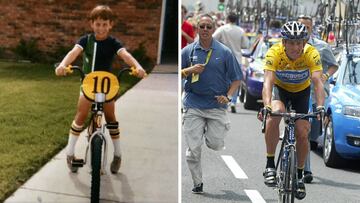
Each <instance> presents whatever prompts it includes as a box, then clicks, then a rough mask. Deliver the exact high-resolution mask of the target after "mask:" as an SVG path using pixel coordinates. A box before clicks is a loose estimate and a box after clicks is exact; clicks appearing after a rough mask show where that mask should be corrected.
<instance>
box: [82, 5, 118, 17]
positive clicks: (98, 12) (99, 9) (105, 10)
mask: <svg viewBox="0 0 360 203" xmlns="http://www.w3.org/2000/svg"><path fill="white" fill-rule="evenodd" d="M88 18H89V20H91V21H94V20H96V19H98V18H100V19H102V20H110V21H114V18H115V17H114V14H113V12H112V10H111V8H110V7H109V6H106V5H99V6H96V7H95V8H94V9H93V10H92V11H91V12H90V14H89V17H88Z"/></svg>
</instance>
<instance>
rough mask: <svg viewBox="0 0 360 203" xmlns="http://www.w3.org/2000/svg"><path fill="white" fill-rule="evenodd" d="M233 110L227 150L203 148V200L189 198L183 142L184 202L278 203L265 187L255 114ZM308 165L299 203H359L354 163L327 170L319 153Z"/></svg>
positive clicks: (358, 177)
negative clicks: (309, 169) (307, 181)
mask: <svg viewBox="0 0 360 203" xmlns="http://www.w3.org/2000/svg"><path fill="white" fill-rule="evenodd" d="M237 109H238V113H236V114H231V113H229V116H230V120H231V122H232V125H231V131H230V134H229V136H228V137H227V138H226V140H225V142H226V149H225V150H223V151H220V152H215V151H212V150H210V149H208V148H207V147H206V145H203V154H202V167H203V182H204V194H201V195H199V194H192V193H191V189H192V187H193V185H192V179H191V175H190V172H189V170H188V168H187V164H186V160H185V147H186V146H185V141H184V139H183V137H182V152H181V155H182V157H181V163H182V166H181V169H182V170H181V172H182V175H181V176H182V185H181V186H182V188H181V191H182V194H181V198H182V202H184V203H197V202H201V203H212V202H214V203H215V202H216V203H220V202H257V203H261V202H277V192H276V191H275V190H273V189H271V188H268V187H266V186H265V185H264V183H263V177H262V172H263V170H264V168H265V161H266V158H265V141H264V135H263V134H261V131H260V125H261V123H260V122H259V121H258V120H257V119H256V113H257V112H256V111H248V110H244V109H243V107H242V105H240V104H238V108H237ZM279 147H280V146H279V145H278V148H279ZM311 159H312V162H311V164H312V171H313V173H314V180H313V182H312V183H311V184H307V185H306V190H307V196H306V197H305V199H304V200H302V201H299V200H298V201H297V202H303V203H307V202H311V203H313V202H316V203H317V202H319V203H324V202H332V203H335V202H346V203H350V202H351V203H352V202H354V203H355V202H360V167H359V166H357V165H359V164H358V162H357V163H356V162H355V161H349V162H347V163H346V165H344V166H343V167H342V168H340V169H333V168H328V167H326V166H325V165H324V163H323V160H322V157H321V149H318V150H316V151H312V152H311ZM228 165H229V166H230V168H232V169H230V168H229V166H228ZM236 168H237V169H238V170H236ZM239 168H240V170H239ZM232 170H234V171H238V172H237V173H236V172H235V173H233V172H232ZM241 171H243V172H244V174H242V173H241Z"/></svg>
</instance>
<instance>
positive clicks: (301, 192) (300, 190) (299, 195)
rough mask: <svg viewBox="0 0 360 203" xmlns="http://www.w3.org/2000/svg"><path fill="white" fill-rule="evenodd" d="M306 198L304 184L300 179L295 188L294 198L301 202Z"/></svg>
mask: <svg viewBox="0 0 360 203" xmlns="http://www.w3.org/2000/svg"><path fill="white" fill-rule="evenodd" d="M305 196H306V190H305V184H304V181H303V180H302V179H299V180H298V182H297V187H296V191H295V197H296V199H299V200H302V199H304V198H305Z"/></svg>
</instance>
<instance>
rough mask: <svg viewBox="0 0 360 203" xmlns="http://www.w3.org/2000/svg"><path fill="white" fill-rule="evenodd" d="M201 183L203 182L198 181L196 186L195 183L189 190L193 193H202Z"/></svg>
mask: <svg viewBox="0 0 360 203" xmlns="http://www.w3.org/2000/svg"><path fill="white" fill-rule="evenodd" d="M203 185H204V184H203V183H200V184H199V185H197V186H196V185H195V186H194V188H193V189H192V190H191V191H192V193H194V194H202V193H204V191H203Z"/></svg>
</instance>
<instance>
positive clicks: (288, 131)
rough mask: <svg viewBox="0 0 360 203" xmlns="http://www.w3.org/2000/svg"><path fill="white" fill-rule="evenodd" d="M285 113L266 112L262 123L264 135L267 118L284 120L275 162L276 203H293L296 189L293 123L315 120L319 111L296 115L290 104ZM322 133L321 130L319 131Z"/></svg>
mask: <svg viewBox="0 0 360 203" xmlns="http://www.w3.org/2000/svg"><path fill="white" fill-rule="evenodd" d="M287 106H288V108H287V112H285V113H281V112H267V113H265V115H264V117H263V118H264V119H263V122H262V127H261V129H262V132H263V133H265V129H266V118H267V116H274V117H283V118H284V120H285V130H284V137H283V138H282V142H281V147H280V152H279V154H278V157H277V161H276V166H275V168H276V171H277V172H276V174H277V175H276V186H275V188H276V190H277V191H278V200H279V201H278V202H282V203H289V202H291V203H293V202H294V199H295V193H296V188H297V181H298V180H297V160H296V140H295V122H296V121H297V120H298V119H306V118H314V119H315V118H317V116H318V114H321V113H322V112H321V111H317V112H312V113H308V114H303V113H296V112H295V111H293V110H292V108H291V104H289V105H287ZM320 117H321V119H320V126H322V118H323V115H320ZM320 130H321V131H322V129H320Z"/></svg>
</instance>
